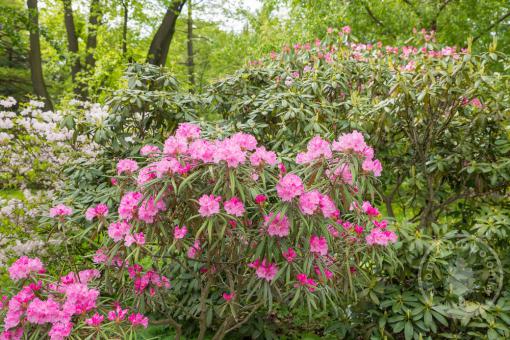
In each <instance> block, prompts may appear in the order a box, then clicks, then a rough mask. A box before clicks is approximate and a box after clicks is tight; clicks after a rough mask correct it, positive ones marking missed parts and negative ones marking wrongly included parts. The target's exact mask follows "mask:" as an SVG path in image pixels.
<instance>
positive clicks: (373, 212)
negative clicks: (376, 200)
mask: <svg viewBox="0 0 510 340" xmlns="http://www.w3.org/2000/svg"><path fill="white" fill-rule="evenodd" d="M361 208H362V209H363V211H364V212H365V214H367V215H368V216H371V217H375V216H379V214H380V213H379V210H377V208H375V207H373V206H372V204H370V202H368V201H364V202H363V205H362V206H361Z"/></svg>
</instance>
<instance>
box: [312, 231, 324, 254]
mask: <svg viewBox="0 0 510 340" xmlns="http://www.w3.org/2000/svg"><path fill="white" fill-rule="evenodd" d="M310 251H311V252H312V253H318V254H320V255H327V254H328V242H327V241H326V238H325V237H323V236H320V237H319V236H317V235H312V237H310Z"/></svg>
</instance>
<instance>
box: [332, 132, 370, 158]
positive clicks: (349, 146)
mask: <svg viewBox="0 0 510 340" xmlns="http://www.w3.org/2000/svg"><path fill="white" fill-rule="evenodd" d="M368 148H369V146H368V145H367V144H366V143H365V137H363V135H362V134H361V133H360V132H358V131H356V130H354V131H352V132H351V133H344V134H342V135H340V136H339V137H338V141H334V142H333V150H334V151H339V152H349V151H354V152H356V153H358V154H360V155H363V154H364V152H365V150H366V149H368Z"/></svg>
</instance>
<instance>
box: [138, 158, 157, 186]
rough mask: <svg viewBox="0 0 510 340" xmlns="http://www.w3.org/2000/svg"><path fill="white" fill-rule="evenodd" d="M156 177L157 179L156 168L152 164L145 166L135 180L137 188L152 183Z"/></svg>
mask: <svg viewBox="0 0 510 340" xmlns="http://www.w3.org/2000/svg"><path fill="white" fill-rule="evenodd" d="M156 177H157V174H156V166H155V165H154V163H153V164H150V165H148V166H146V167H145V168H142V169H141V170H140V171H139V172H138V177H137V178H136V183H137V184H138V185H139V186H142V185H144V184H146V183H148V182H150V181H152V180H153V179H155V178H156Z"/></svg>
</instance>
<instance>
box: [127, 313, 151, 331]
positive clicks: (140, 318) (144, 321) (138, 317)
mask: <svg viewBox="0 0 510 340" xmlns="http://www.w3.org/2000/svg"><path fill="white" fill-rule="evenodd" d="M128 320H129V322H130V323H131V325H132V326H143V327H144V328H147V326H148V325H149V318H148V317H146V316H145V315H143V314H140V313H136V314H135V313H133V314H131V315H130V316H129V317H128Z"/></svg>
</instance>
